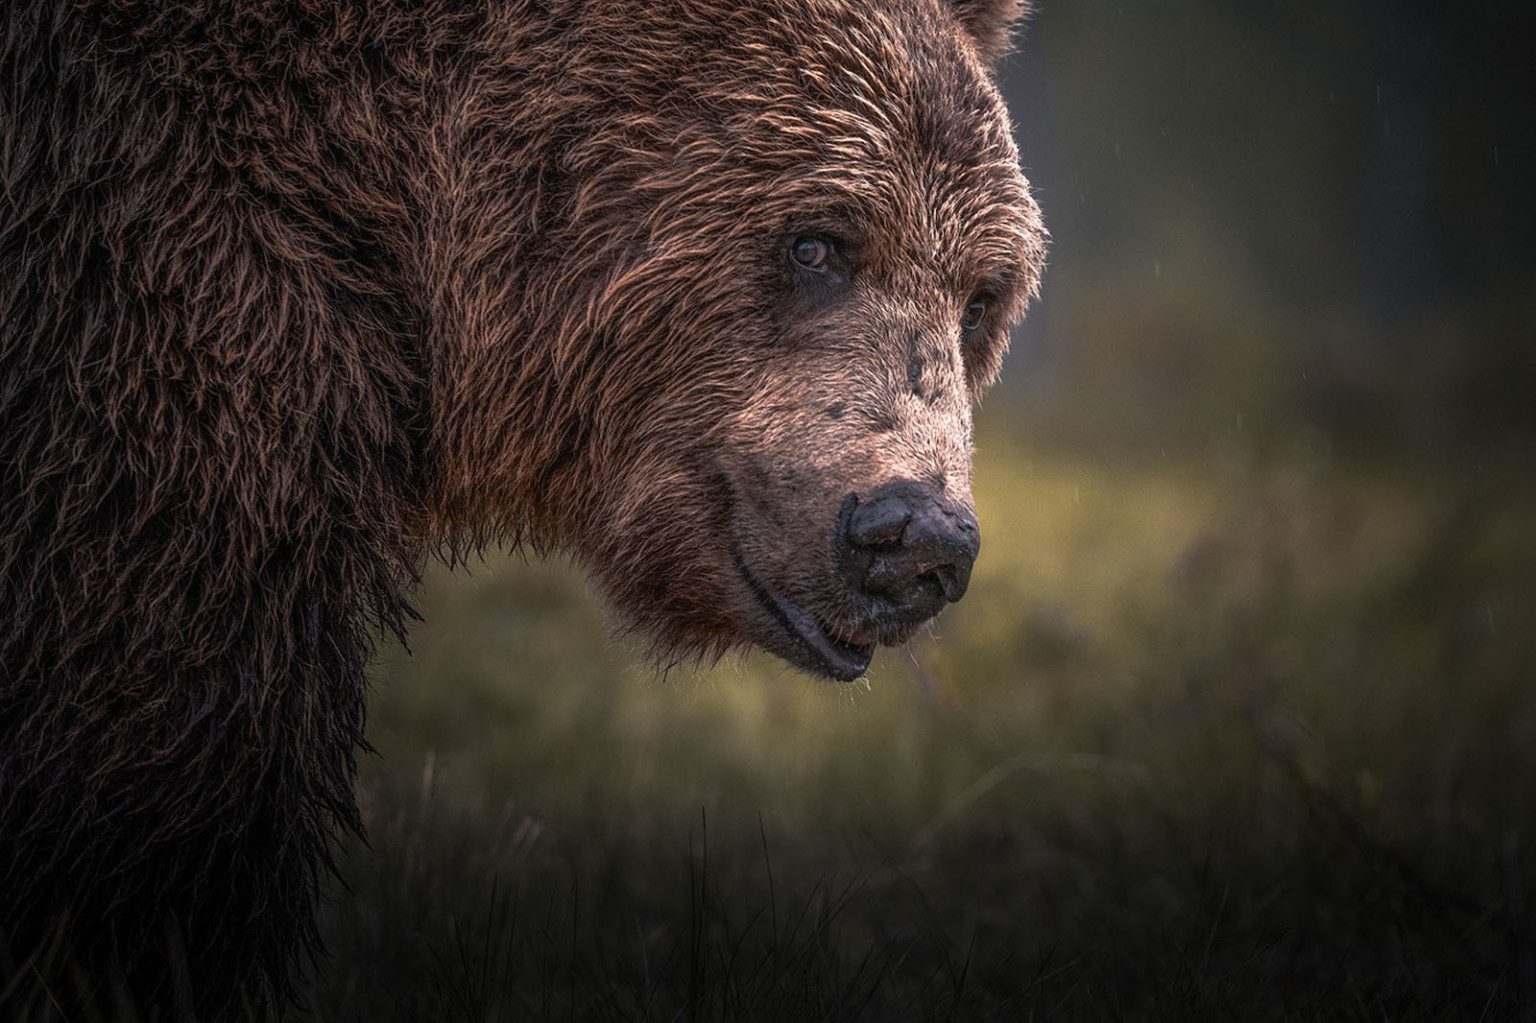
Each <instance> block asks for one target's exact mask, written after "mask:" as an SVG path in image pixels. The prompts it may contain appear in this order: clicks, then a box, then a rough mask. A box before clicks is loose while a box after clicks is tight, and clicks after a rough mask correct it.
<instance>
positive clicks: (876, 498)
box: [836, 480, 981, 627]
mask: <svg viewBox="0 0 1536 1023" xmlns="http://www.w3.org/2000/svg"><path fill="white" fill-rule="evenodd" d="M980 550H981V529H980V527H979V526H978V524H977V522H976V515H975V513H974V512H973V511H971V509H970V508H969V507H967V506H965V505H963V504H961V503H959V502H958V501H954V500H952V499H950V498H949V497H947V496H946V495H945V494H944V493H942V492H941V491H940V490H939V489H938V488H937V487H934V486H932V485H931V484H928V483H920V482H917V481H915V480H895V481H892V482H890V483H886V484H882V485H881V486H878V487H876V488H874V489H873V490H871V491H870V492H869V493H867V494H865V495H864V496H863V497H860V496H859V495H857V494H849V495H848V496H847V497H845V498H843V505H842V509H841V511H840V513H839V515H838V526H837V541H836V553H837V562H838V570H839V572H840V573H841V574H842V577H843V581H844V583H846V584H847V586H848V589H849V590H850V592H851V593H852V594H853V596H854V599H855V602H856V603H857V604H858V605H859V606H860V608H861V610H862V611H863V613H864V616H865V617H867V618H868V619H869V620H870V621H871V622H873V623H876V624H877V625H880V626H885V627H890V626H897V627H901V626H911V625H914V624H917V623H920V622H924V621H926V620H928V619H929V618H932V617H933V616H934V615H936V614H938V613H939V611H941V610H942V609H943V607H944V605H945V604H950V603H953V602H955V601H957V600H959V599H960V598H961V597H963V596H965V591H966V588H967V587H968V586H969V585H970V581H971V566H972V565H973V564H975V561H976V555H977V554H978V553H979V552H980Z"/></svg>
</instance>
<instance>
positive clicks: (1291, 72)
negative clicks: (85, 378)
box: [1002, 0, 1536, 458]
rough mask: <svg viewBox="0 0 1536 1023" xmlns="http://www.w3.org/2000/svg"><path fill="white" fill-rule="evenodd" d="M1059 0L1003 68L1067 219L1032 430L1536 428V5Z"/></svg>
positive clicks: (1407, 0)
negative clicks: (1534, 67) (1535, 66)
mask: <svg viewBox="0 0 1536 1023" xmlns="http://www.w3.org/2000/svg"><path fill="white" fill-rule="evenodd" d="M1038 7H1039V10H1038V11H1037V13H1036V15H1035V17H1034V18H1033V20H1032V22H1031V23H1030V24H1029V26H1028V28H1027V31H1026V32H1025V33H1024V34H1023V36H1022V39H1021V44H1020V48H1019V51H1018V52H1016V53H1015V54H1014V55H1012V56H1011V57H1010V58H1009V59H1008V61H1007V63H1006V64H1005V65H1004V68H1003V74H1002V78H1003V86H1004V90H1005V92H1006V94H1007V97H1008V99H1009V103H1010V106H1011V107H1012V109H1013V111H1014V115H1015V119H1016V124H1017V135H1018V138H1019V142H1020V149H1021V152H1022V154H1023V162H1024V164H1025V167H1026V169H1027V173H1028V174H1029V176H1030V178H1031V181H1032V183H1033V184H1034V186H1035V188H1036V190H1037V195H1038V198H1039V200H1040V202H1041V204H1042V206H1043V207H1044V209H1045V214H1046V222H1047V225H1048V227H1049V228H1050V230H1051V232H1052V235H1053V239H1054V242H1053V247H1052V258H1051V266H1050V271H1049V273H1048V274H1047V276H1046V279H1045V290H1044V297H1043V301H1042V302H1041V303H1040V305H1039V307H1038V308H1037V309H1036V310H1035V311H1034V312H1033V313H1032V314H1031V317H1030V320H1029V322H1028V324H1027V325H1026V326H1025V327H1024V328H1023V329H1022V330H1021V331H1020V333H1019V335H1018V337H1017V351H1016V352H1015V353H1014V357H1013V363H1012V365H1011V366H1010V367H1009V373H1008V376H1007V377H1006V387H1007V389H1008V390H1007V394H1008V400H1009V401H1010V403H1013V404H1016V405H1017V406H1019V408H1020V410H1021V414H1023V415H1024V416H1026V417H1027V424H1028V425H1029V426H1030V427H1033V428H1034V429H1035V430H1036V431H1037V433H1040V432H1044V433H1048V434H1049V435H1050V436H1051V437H1052V438H1053V439H1057V440H1059V441H1060V442H1062V443H1067V444H1074V445H1081V444H1089V445H1093V444H1103V445H1108V446H1113V447H1123V448H1125V449H1127V450H1130V451H1134V452H1137V453H1141V454H1145V453H1146V451H1147V450H1148V449H1150V448H1152V447H1154V446H1156V447H1158V448H1166V447H1168V446H1170V445H1172V446H1175V447H1177V448H1180V449H1184V450H1190V449H1192V448H1198V447H1199V446H1200V445H1201V444H1203V443H1205V442H1206V440H1207V439H1208V438H1209V436H1210V435H1211V434H1212V433H1213V432H1220V431H1223V430H1226V429H1227V428H1228V426H1229V424H1234V423H1235V422H1236V417H1237V415H1239V414H1240V415H1242V416H1243V420H1244V424H1245V429H1249V430H1251V431H1254V433H1255V435H1256V436H1257V438H1258V440H1259V441H1260V442H1276V441H1280V440H1283V439H1285V438H1287V437H1294V436H1295V435H1296V434H1297V432H1298V431H1307V430H1311V431H1315V432H1314V433H1313V435H1312V436H1311V438H1310V440H1311V442H1318V441H1322V442H1327V443H1331V444H1337V445H1345V446H1347V447H1348V448H1349V449H1351V450H1356V451H1362V452H1369V453H1374V454H1388V453H1390V454H1391V455H1393V456H1397V457H1408V458H1432V457H1445V456H1447V455H1448V454H1453V455H1454V456H1456V457H1460V456H1462V455H1464V454H1466V453H1469V452H1473V451H1480V450H1482V449H1484V448H1485V447H1490V446H1491V447H1496V448H1508V447H1511V446H1515V447H1524V448H1527V449H1528V446H1529V439H1530V436H1531V434H1532V428H1533V426H1536V393H1533V383H1536V312H1533V310H1536V199H1533V188H1536V130H1533V125H1536V74H1533V73H1532V71H1531V70H1530V67H1531V56H1530V54H1531V47H1532V41H1533V39H1536V5H1531V4H1527V3H1519V2H1517V0H1503V2H1486V0H1485V2H1470V3H1429V2H1422V0H1419V2H1415V0H1404V2H1396V3H1391V2H1384V0H1378V2H1363V0H1357V2H1353V3H1339V2H1331V0H1296V2H1288V3H1279V2H1265V0H1258V2H1246V0H1245V2H1232V0H1226V2H1221V0H1141V2H1122V3H1110V2H1100V0H1072V2H1056V3H1052V2H1049V0H1045V2H1042V3H1040V4H1039V5H1038ZM1085 406H1088V407H1085Z"/></svg>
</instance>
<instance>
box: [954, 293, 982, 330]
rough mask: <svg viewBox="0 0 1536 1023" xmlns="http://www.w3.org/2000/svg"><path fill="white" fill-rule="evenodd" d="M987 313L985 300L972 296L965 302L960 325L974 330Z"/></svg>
mask: <svg viewBox="0 0 1536 1023" xmlns="http://www.w3.org/2000/svg"><path fill="white" fill-rule="evenodd" d="M986 315H987V300H986V299H984V298H973V299H971V301H970V302H969V303H967V304H966V307H965V312H964V313H962V314H961V316H960V326H961V327H962V328H963V329H965V330H975V329H976V328H977V327H979V326H981V320H982V318H983V317H984V316H986Z"/></svg>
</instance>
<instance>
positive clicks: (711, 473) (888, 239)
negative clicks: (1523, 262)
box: [448, 0, 1044, 679]
mask: <svg viewBox="0 0 1536 1023" xmlns="http://www.w3.org/2000/svg"><path fill="white" fill-rule="evenodd" d="M802 8H803V9H802ZM967 13H970V14H974V13H975V12H974V11H969V10H968V8H965V7H962V8H961V9H960V10H959V11H957V10H956V9H954V8H951V7H949V6H948V5H945V4H942V3H939V2H937V0H935V2H930V3H916V4H913V3H903V4H896V3H878V2H877V3H859V4H851V3H839V2H829V0H801V2H799V3H789V4H784V5H782V6H781V8H780V9H779V13H778V16H776V17H775V18H772V19H769V18H763V17H761V16H760V12H759V11H756V10H752V11H746V10H742V9H733V8H731V7H730V6H729V5H712V4H707V3H706V4H697V3H695V4H678V5H653V4H643V5H636V6H634V7H633V8H628V7H626V5H618V9H616V10H615V11H614V12H612V16H613V17H614V18H621V17H622V18H626V19H633V23H638V24H640V25H641V26H643V27H641V28H639V29H638V30H636V29H631V30H630V31H632V32H633V33H634V35H633V36H632V37H631V38H634V39H637V40H643V44H642V45H639V46H637V48H636V49H634V50H631V51H628V52H626V53H625V54H623V55H622V59H615V57H614V56H613V55H612V54H605V53H603V52H601V51H600V50H598V49H596V48H594V49H593V50H592V51H590V52H585V51H584V52H581V53H579V54H578V55H576V56H575V57H573V59H572V63H573V64H574V65H576V66H578V67H581V68H582V69H583V70H584V77H583V78H582V80H581V81H580V82H576V83H572V82H564V83H562V84H561V86H560V93H559V98H558V99H555V98H550V99H547V100H543V101H539V102H535V103H534V104H532V106H533V108H534V109H536V110H537V111H539V112H540V113H541V114H542V115H544V116H554V115H553V114H551V111H550V107H552V106H559V107H560V108H561V109H560V111H559V115H558V116H560V117H561V118H563V119H564V120H566V121H568V122H578V123H581V122H585V123H593V124H600V125H601V130H598V131H594V132H581V133H572V135H571V136H570V141H569V142H568V144H566V145H564V146H562V147H559V148H557V149H554V150H551V151H546V152H543V153H541V154H539V156H538V159H537V160H536V161H534V162H537V163H539V164H541V165H542V166H544V167H546V168H547V171H546V172H545V173H544V174H543V175H542V176H541V177H540V178H539V181H540V182H541V185H542V187H543V188H544V190H545V195H546V199H545V202H544V205H543V207H542V209H541V210H540V211H539V214H538V221H537V223H532V222H530V221H529V220H528V219H527V218H526V217H525V219H524V220H523V224H524V225H526V234H520V235H519V238H520V239H521V241H520V243H519V245H518V246H517V249H518V251H517V254H516V255H514V256H512V257H509V258H508V259H507V260H506V261H505V262H502V263H496V264H495V265H496V266H497V267H498V268H499V269H501V270H502V271H503V272H506V273H507V274H508V275H509V276H512V277H514V278H516V279H518V280H519V282H520V288H521V290H520V291H519V293H518V299H517V304H518V307H519V309H521V310H522V311H523V315H522V316H521V318H520V319H518V320H516V321H514V322H513V324H512V325H511V326H510V327H509V328H508V331H509V332H512V333H513V336H510V337H496V336H494V335H492V336H490V337H488V339H487V340H486V342H485V343H484V344H483V345H482V346H479V347H478V348H476V349H474V350H472V352H471V355H470V356H469V357H467V358H466V360H465V368H463V369H461V370H460V372H459V373H457V374H455V377H454V383H453V387H454V388H455V389H456V390H457V391H459V392H460V394H462V392H463V391H464V389H465V388H466V386H467V387H468V389H469V390H470V391H471V392H473V391H474V390H475V389H476V388H481V387H490V388H493V389H494V388H497V387H505V388H510V389H511V390H512V392H513V395H514V396H509V395H508V394H506V393H501V394H496V393H492V394H487V395H486V396H485V397H484V398H483V399H475V400H472V401H471V402H469V403H466V402H465V401H464V399H463V398H462V397H460V398H458V399H457V400H456V405H457V407H459V408H465V407H468V408H471V409H473V408H482V409H495V410H497V411H498V412H499V414H500V416H501V419H500V421H499V422H495V423H487V422H484V421H478V422H476V421H473V420H472V421H471V422H470V423H469V424H468V425H463V426H461V427H460V428H459V430H458V434H459V437H460V438H461V443H464V444H465V445H466V446H467V448H468V450H467V452H466V453H464V454H462V455H460V460H461V461H462V463H464V464H467V465H473V466H479V467H483V466H487V465H497V464H503V465H507V466H509V467H510V468H511V471H509V472H507V473H506V474H505V475H503V476H502V477H500V478H499V479H492V480H491V481H490V483H489V485H486V486H483V488H482V490H481V492H480V493H478V494H476V495H474V496H470V497H463V498H461V499H460V501H461V505H462V508H468V509H471V510H468V511H464V510H461V511H460V512H459V513H458V514H459V516H460V517H462V518H465V519H469V520H476V519H479V520H485V519H490V520H493V521H500V522H502V523H504V524H509V525H510V526H511V528H512V529H513V531H514V532H516V533H517V534H518V535H519V536H520V537H523V538H527V539H531V540H533V541H534V542H535V543H540V544H545V545H549V546H555V547H563V548H565V549H568V550H571V551H573V552H574V553H575V554H576V556H577V557H578V558H579V559H580V560H581V561H582V562H583V563H585V564H586V565H587V566H588V567H589V568H590V569H591V570H592V571H593V573H594V574H595V575H596V577H597V579H598V580H599V582H600V585H601V586H602V588H603V589H604V591H605V592H606V594H607V595H608V597H609V598H610V600H611V602H612V603H613V604H614V605H615V606H616V607H617V608H618V609H619V611H620V612H621V613H622V614H624V615H625V616H626V617H628V618H629V619H630V620H632V621H633V622H634V623H636V624H637V625H639V626H641V627H643V628H645V629H646V630H647V631H648V632H650V633H651V635H652V636H653V637H654V639H655V642H656V647H657V651H658V654H659V655H660V656H661V657H663V658H676V657H685V656H689V655H703V656H709V655H718V654H719V653H721V652H723V651H724V650H726V649H729V648H731V647H733V646H737V645H742V644H748V643H750V644H756V645H758V646H761V647H763V648H765V649H767V650H769V651H771V652H773V653H775V654H777V655H779V656H780V657H782V658H784V659H785V660H787V661H789V662H790V663H792V664H794V665H796V666H798V667H800V668H802V669H804V670H807V671H810V672H812V673H815V674H819V675H824V676H830V677H834V678H842V679H848V678H853V677H856V676H858V675H859V674H861V673H862V672H863V671H864V669H865V668H866V667H867V665H868V663H869V661H870V657H871V655H872V652H873V649H874V647H875V645H876V644H879V643H887V644H889V643H899V642H902V641H904V640H905V639H906V638H907V637H908V636H910V635H911V634H912V632H913V631H914V630H915V629H917V628H918V627H919V626H920V625H921V624H922V623H923V622H924V621H926V620H927V619H929V618H930V617H932V615H933V614H935V613H937V611H938V610H939V609H940V608H941V607H942V606H943V605H944V604H946V603H947V602H949V601H951V600H956V599H958V598H959V597H960V596H961V595H962V594H963V593H964V590H965V584H966V581H967V579H968V576H969V572H970V565H971V560H972V559H973V558H974V557H975V554H976V551H977V548H978V543H979V540H978V534H977V525H976V522H975V515H974V510H973V506H972V502H971V493H970V487H971V407H972V403H973V402H975V401H976V400H977V398H978V397H979V396H980V395H981V393H982V392H983V391H984V390H985V388H986V387H987V386H988V385H989V384H990V383H991V382H992V380H993V379H994V378H995V376H996V374H997V371H998V368H999V365H1000V363H1001V360H1002V357H1003V354H1004V351H1005V349H1006V347H1007V336H1008V326H1009V324H1010V322H1011V321H1013V320H1014V319H1015V318H1016V317H1017V316H1018V315H1019V314H1020V313H1021V312H1022V310H1023V308H1024V305H1025V303H1026V302H1027V300H1028V298H1029V297H1030V296H1031V295H1032V294H1033V293H1034V291H1035V289H1036V286H1037V283H1038V279H1039V273H1040V268H1041V264H1042V261H1043V252H1044V232H1043V229H1042V227H1041V224H1040V219H1039V214H1038V210H1037V208H1036V206H1035V203H1034V201H1033V200H1032V198H1031V196H1030V193H1029V189H1028V185H1027V183H1026V182H1025V180H1024V178H1023V177H1022V175H1021V174H1020V171H1019V168H1018V155H1017V152H1016V150H1015V148H1014V145H1013V142H1012V138H1011V135H1010V129H1009V123H1008V119H1007V115H1006V112H1005V110H1004V108H1003V105H1002V103H1001V100H1000V98H999V96H998V94H997V92H996V90H995V88H994V86H993V85H992V83H991V80H990V76H989V71H988V69H987V67H986V66H985V65H984V64H983V62H982V59H981V58H982V53H981V51H980V50H979V49H978V39H986V38H990V37H988V36H986V34H985V32H983V33H981V34H980V35H977V34H974V33H975V31H976V26H975V25H973V24H970V23H962V22H961V20H959V18H957V14H958V15H960V16H964V15H966V14H967ZM627 23H630V22H627ZM807 25H810V26H814V28H815V31H814V32H810V33H808V32H807V31H806V28H805V26H807ZM599 29H600V26H598V27H595V28H594V29H593V32H594V38H595V37H596V34H597V33H598V32H599ZM577 45H578V47H579V46H580V45H581V44H580V43H578V44H577ZM530 87H531V83H530ZM524 95H525V96H526V93H524ZM584 104H585V106H584ZM499 130H500V131H501V133H502V135H501V138H502V139H506V138H515V137H519V134H520V133H519V126H518V124H517V119H516V118H513V119H512V123H511V124H509V125H501V126H499ZM521 134H522V135H524V136H526V137H534V136H535V135H536V134H538V135H539V137H542V138H547V137H548V134H549V133H548V132H543V133H535V132H534V131H532V130H531V129H525V130H523V131H522V133H521ZM502 144H505V143H504V142H503V143H502ZM481 156H482V157H483V152H482V153H481ZM520 162H521V163H522V164H524V165H526V164H528V163H529V162H530V161H529V160H528V158H527V154H526V152H524V155H523V156H522V157H521V158H520ZM529 239H537V241H536V242H530V241H529ZM536 248H537V249H543V250H544V251H547V252H548V253H549V254H550V257H551V258H548V259H545V260H539V259H538V256H537V253H536V251H535V249H536ZM571 253H575V254H578V255H579V256H580V257H581V258H580V260H579V261H576V262H574V263H573V261H572V260H570V259H568V258H566V257H567V255H568V254H571ZM464 290H465V291H466V292H473V291H478V292H479V293H482V294H485V293H490V294H495V295H503V296H504V295H505V294H506V292H507V288H506V287H505V286H503V287H501V288H499V289H497V288H493V287H492V286H491V285H489V284H486V283H484V282H482V283H480V284H478V285H477V284H474V283H472V282H469V283H466V284H465V285H464ZM535 303H537V305H535ZM465 305H467V306H468V305H473V303H465ZM484 317H485V318H486V319H487V320H491V319H494V314H493V313H489V312H487V313H485V314H484ZM470 333H472V332H470ZM519 335H520V336H519ZM530 336H531V337H543V338H544V339H545V340H541V341H538V342H536V343H532V344H531V343H529V342H528V341H527V340H526V338H528V337H530ZM550 337H553V338H555V339H556V340H555V342H554V343H553V344H550V343H549V341H548V338H550ZM537 352H547V353H549V357H548V358H547V359H544V360H541V359H540V358H539V357H538V355H537V354H536V353H537ZM509 408H518V409H521V410H524V413H523V414H525V415H527V416H528V418H526V419H522V420H520V421H513V420H509V419H508V417H507V415H506V410H507V409H509ZM520 425H521V427H522V428H520ZM462 476H463V478H465V479H474V480H477V481H478V482H479V483H484V476H483V474H480V475H477V474H475V473H472V472H468V471H466V472H465V473H463V474H462ZM451 503H452V502H450V505H451ZM550 509H555V510H556V512H555V513H554V514H551V513H550V512H549V510H550ZM448 517H449V518H453V517H454V513H452V512H450V513H448Z"/></svg>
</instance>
